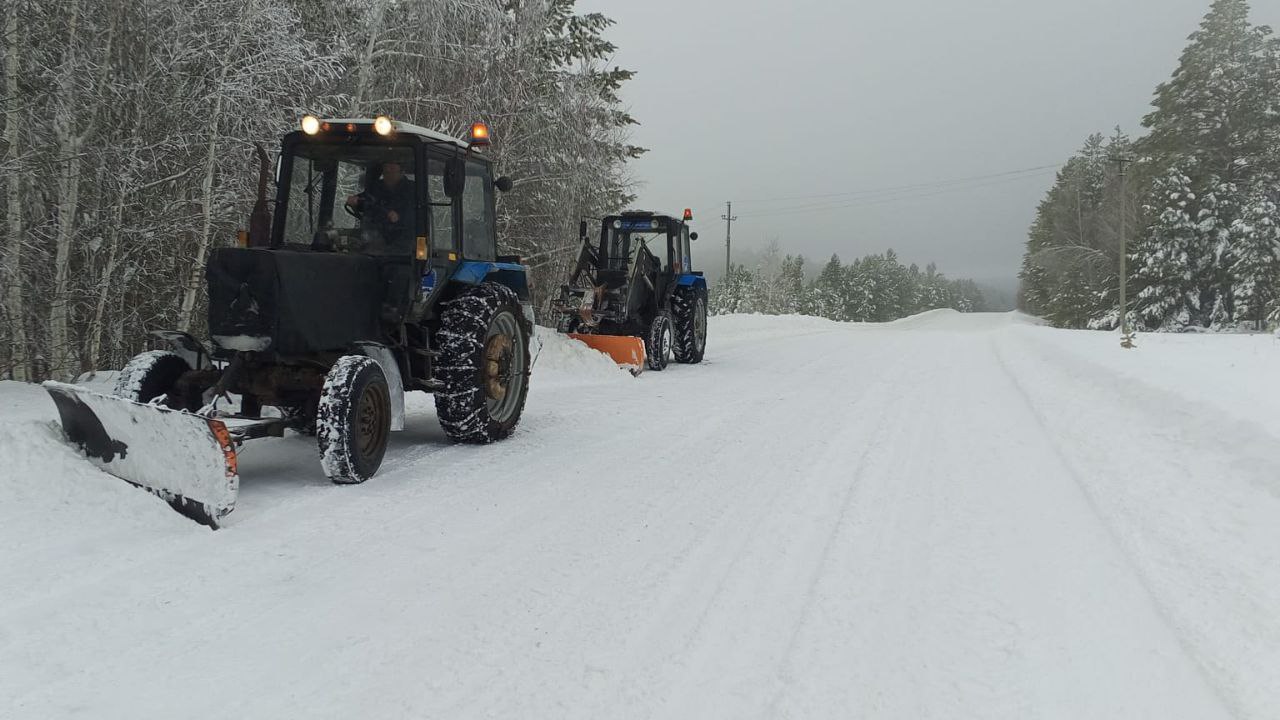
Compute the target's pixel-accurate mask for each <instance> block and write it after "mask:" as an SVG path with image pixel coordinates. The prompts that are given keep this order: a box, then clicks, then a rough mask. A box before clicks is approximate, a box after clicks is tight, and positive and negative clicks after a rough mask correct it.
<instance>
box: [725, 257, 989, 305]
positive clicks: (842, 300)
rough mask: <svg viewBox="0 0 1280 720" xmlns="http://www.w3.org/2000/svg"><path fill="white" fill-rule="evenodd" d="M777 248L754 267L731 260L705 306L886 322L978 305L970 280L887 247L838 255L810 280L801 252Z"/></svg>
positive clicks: (979, 299) (975, 288) (976, 291)
mask: <svg viewBox="0 0 1280 720" xmlns="http://www.w3.org/2000/svg"><path fill="white" fill-rule="evenodd" d="M777 253H778V251H777V249H776V248H774V249H772V250H771V252H770V253H769V254H767V255H766V257H765V260H764V261H763V262H762V263H761V264H760V266H759V267H757V268H756V269H755V270H750V269H747V268H746V267H743V266H741V265H737V266H734V267H733V268H732V269H731V270H730V272H729V274H728V276H727V277H726V278H725V279H724V280H723V281H722V282H720V283H718V284H717V285H716V286H715V287H713V288H712V291H711V312H712V313H713V314H717V315H723V314H727V313H761V314H764V315H793V314H794V315H814V316H818V317H825V318H828V319H831V320H839V321H842V322H888V321H890V320H897V319H898V318H903V317H907V316H908V315H914V314H916V313H919V312H924V311H925V310H936V309H939V308H953V309H955V310H959V311H960V312H974V311H978V310H984V309H985V304H984V302H983V298H982V292H981V291H980V290H979V289H978V286H977V285H976V284H974V283H973V282H972V281H970V280H949V279H947V278H946V276H944V275H943V274H942V273H940V272H938V269H937V268H936V267H935V266H934V265H933V264H932V263H930V264H929V265H928V266H927V267H926V268H925V269H924V270H921V269H920V268H919V266H917V265H914V264H912V265H903V264H902V263H901V262H899V261H898V255H897V253H895V252H894V251H893V250H889V251H888V252H885V253H883V254H877V255H868V256H866V257H864V258H862V259H860V260H855V261H853V262H852V263H850V264H848V265H845V264H842V263H841V262H840V257H839V256H838V255H832V256H831V259H830V260H829V261H828V262H827V264H826V265H825V266H824V267H823V268H822V272H821V273H819V274H818V277H817V278H815V279H814V280H813V281H812V282H806V280H805V267H804V266H805V259H804V256H802V255H801V256H794V257H793V256H791V255H788V256H786V257H785V258H782V259H781V260H780V261H779V260H777Z"/></svg>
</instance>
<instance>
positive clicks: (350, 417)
mask: <svg viewBox="0 0 1280 720" xmlns="http://www.w3.org/2000/svg"><path fill="white" fill-rule="evenodd" d="M390 434H391V395H390V392H389V391H388V388H387V378H386V376H385V375H383V374H382V368H381V367H379V366H378V363H377V361H375V360H374V359H373V358H369V357H365V356H364V355H345V356H343V357H341V358H339V359H338V362H336V363H334V365H333V367H332V368H330V370H329V374H328V375H326V376H325V379H324V389H323V390H322V391H321V392H320V407H319V409H318V410H317V411H316V444H317V445H318V446H319V447H320V465H321V467H323V468H324V474H325V475H326V476H328V478H329V479H330V480H332V481H333V482H335V483H337V484H339V485H352V484H355V483H362V482H364V481H365V480H368V479H369V478H371V477H373V474H374V473H376V472H378V468H379V467H380V466H381V465H382V457H383V455H385V454H386V452H387V440H388V439H389V436H390Z"/></svg>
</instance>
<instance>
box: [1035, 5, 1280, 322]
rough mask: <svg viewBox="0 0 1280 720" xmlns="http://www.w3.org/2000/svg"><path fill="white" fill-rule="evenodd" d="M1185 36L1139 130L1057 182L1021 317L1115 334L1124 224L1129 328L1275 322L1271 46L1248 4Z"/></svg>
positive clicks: (1278, 311)
mask: <svg viewBox="0 0 1280 720" xmlns="http://www.w3.org/2000/svg"><path fill="white" fill-rule="evenodd" d="M1189 40H1190V42H1189V44H1188V46H1187V47H1186V49H1185V50H1184V52H1183V54H1182V57H1181V59H1180V61H1179V63H1178V66H1177V69H1176V70H1175V71H1174V73H1173V76H1172V77H1171V78H1170V79H1169V80H1168V81H1167V82H1165V83H1163V84H1161V85H1160V86H1159V87H1158V88H1157V89H1156V92H1155V98H1154V101H1153V109H1152V111H1151V112H1150V114H1148V115H1147V116H1146V117H1145V118H1144V119H1143V122H1142V125H1143V127H1144V129H1145V130H1146V134H1145V135H1143V136H1142V137H1140V138H1138V139H1136V140H1131V139H1130V138H1129V137H1128V136H1126V135H1125V134H1124V133H1122V132H1121V131H1119V130H1117V131H1116V132H1115V134H1114V135H1112V136H1111V137H1109V138H1108V137H1104V136H1103V135H1100V134H1099V135H1094V136H1093V137H1090V138H1089V139H1088V140H1087V141H1086V142H1085V144H1084V146H1083V148H1082V149H1081V150H1080V151H1079V152H1078V153H1077V154H1076V155H1075V156H1074V157H1072V158H1071V159H1070V160H1069V161H1068V162H1067V163H1066V164H1065V165H1064V166H1063V167H1062V169H1061V170H1060V172H1059V173H1058V178H1057V182H1056V184H1055V185H1054V186H1053V188H1052V189H1051V190H1049V192H1048V194H1047V195H1046V196H1045V198H1044V200H1043V202H1042V203H1041V204H1040V208H1039V211H1038V213H1037V216H1036V220H1035V223H1034V225H1033V226H1032V228H1031V233H1030V237H1029V238H1028V240H1027V251H1026V255H1025V257H1024V260H1023V268H1022V273H1021V279H1022V289H1021V297H1020V302H1021V305H1022V308H1023V309H1024V310H1026V311H1028V312H1031V313H1034V314H1037V315H1042V316H1044V317H1045V318H1047V319H1049V320H1050V321H1051V322H1052V323H1053V324H1055V325H1057V326H1060V327H1070V328H1085V327H1089V328H1098V329H1110V328H1114V327H1115V326H1116V325H1117V324H1118V320H1119V302H1118V301H1119V298H1118V284H1119V283H1118V280H1119V266H1120V247H1121V245H1120V239H1121V236H1120V228H1121V219H1122V217H1127V218H1128V222H1127V228H1128V232H1127V235H1126V237H1127V238H1128V254H1127V258H1126V259H1127V261H1128V262H1127V267H1128V271H1127V273H1126V275H1127V278H1128V285H1129V292H1128V300H1129V314H1130V323H1131V325H1132V326H1134V327H1136V328H1139V329H1146V330H1165V331H1178V330H1183V329H1186V328H1195V327H1199V328H1213V329H1217V330H1232V329H1263V328H1269V327H1274V326H1275V325H1276V324H1277V323H1280V209H1278V203H1280V39H1277V38H1276V37H1274V35H1273V33H1272V30H1271V28H1269V27H1265V26H1259V25H1254V24H1252V23H1251V21H1250V7H1249V3H1248V2H1246V1H1245V0H1215V2H1214V3H1213V5H1212V7H1211V9H1210V10H1209V13H1208V14H1207V15H1206V16H1205V18H1204V20H1203V22H1202V23H1201V26H1200V28H1199V30H1197V31H1196V32H1195V33H1194V34H1192V35H1191V36H1190V39H1189ZM1121 159H1123V160H1132V161H1133V164H1132V165H1128V166H1127V170H1128V174H1129V175H1128V178H1127V183H1122V182H1121V178H1120V175H1119V167H1120V163H1119V162H1117V161H1118V160H1121ZM1122 188H1123V190H1122Z"/></svg>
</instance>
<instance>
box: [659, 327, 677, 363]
mask: <svg viewBox="0 0 1280 720" xmlns="http://www.w3.org/2000/svg"><path fill="white" fill-rule="evenodd" d="M673 334H674V333H673V332H672V329H671V319H670V318H664V319H663V321H662V332H661V333H660V334H659V335H658V343H659V345H660V347H659V351H660V352H661V353H662V364H663V365H666V364H668V363H670V362H671V347H672V345H673V343H672V342H671V336H672V335H673Z"/></svg>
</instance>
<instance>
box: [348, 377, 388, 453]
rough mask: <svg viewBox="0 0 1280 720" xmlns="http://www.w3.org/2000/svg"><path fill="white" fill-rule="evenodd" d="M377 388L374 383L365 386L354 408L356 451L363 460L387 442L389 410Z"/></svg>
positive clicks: (384, 398) (385, 400) (383, 396)
mask: <svg viewBox="0 0 1280 720" xmlns="http://www.w3.org/2000/svg"><path fill="white" fill-rule="evenodd" d="M378 388H379V386H378V385H377V384H375V383H370V384H368V385H366V386H365V388H364V392H362V393H360V403H359V405H358V406H357V407H356V450H357V451H359V453H360V456H361V457H364V458H370V457H373V456H375V455H377V454H378V452H379V451H380V450H381V449H382V448H383V447H384V446H385V445H386V442H387V427H388V423H387V414H388V412H389V410H390V408H389V407H388V403H387V397H386V396H385V395H384V394H383V393H380V392H378Z"/></svg>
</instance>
